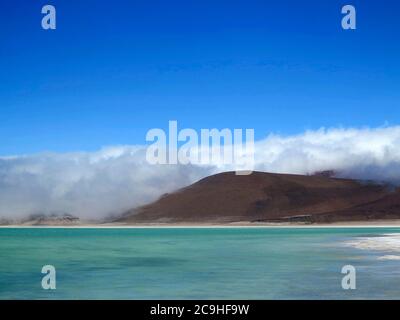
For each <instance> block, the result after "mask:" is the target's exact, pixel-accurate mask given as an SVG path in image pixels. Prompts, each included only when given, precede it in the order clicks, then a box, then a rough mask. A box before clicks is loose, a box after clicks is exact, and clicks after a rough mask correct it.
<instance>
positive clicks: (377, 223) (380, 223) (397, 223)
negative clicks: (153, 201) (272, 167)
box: [0, 220, 400, 228]
mask: <svg viewBox="0 0 400 320" xmlns="http://www.w3.org/2000/svg"><path fill="white" fill-rule="evenodd" d="M397 227H399V228H400V220H371V221H347V222H334V223H329V224H327V223H323V224H318V223H313V224H306V223H252V222H245V221H243V222H234V223H141V224H123V223H102V224H100V223H99V224H95V223H87V224H86V223H82V224H76V225H2V226H0V228H397Z"/></svg>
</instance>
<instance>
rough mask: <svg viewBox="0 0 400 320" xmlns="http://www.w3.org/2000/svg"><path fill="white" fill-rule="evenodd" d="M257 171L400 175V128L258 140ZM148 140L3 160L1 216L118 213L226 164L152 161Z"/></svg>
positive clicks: (366, 176) (376, 176)
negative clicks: (145, 143)
mask: <svg viewBox="0 0 400 320" xmlns="http://www.w3.org/2000/svg"><path fill="white" fill-rule="evenodd" d="M255 150H256V154H255V160H256V169H257V170H261V171H268V172H281V173H283V172H285V173H298V174H306V173H312V172H315V171H321V170H330V169H334V170H337V171H338V172H339V173H340V174H341V175H342V176H346V177H353V178H362V179H378V180H385V181H391V182H398V181H400V126H397V127H384V128H376V129H329V130H324V129H321V130H318V131H307V132H305V133H303V134H300V135H295V136H286V137H283V136H278V135H269V136H268V137H267V138H265V139H263V140H261V141H258V142H256V145H255ZM145 152H146V147H145V146H117V147H109V148H104V149H102V150H99V151H97V152H92V153H89V152H87V153H85V152H79V153H65V154H56V153H45V154H35V155H26V156H14V157H2V158H0V217H6V218H17V219H18V218H21V217H25V216H27V215H30V214H35V213H45V214H49V213H62V212H67V213H71V214H73V215H77V216H79V217H81V218H100V217H105V216H106V215H108V214H118V213H120V212H122V211H124V210H127V209H130V208H132V207H135V206H138V205H142V204H145V203H147V202H149V201H152V200H155V199H157V198H158V197H159V196H160V195H162V194H163V193H166V192H171V191H174V190H176V189H177V188H180V187H183V186H186V185H188V184H190V183H193V182H195V181H196V180H198V179H200V178H202V177H205V176H207V175H210V174H213V173H216V172H219V171H226V170H232V169H233V168H231V167H229V166H218V168H217V167H212V166H208V167H201V166H193V165H188V166H184V165H158V166H157V165H149V164H148V163H147V162H146V159H145Z"/></svg>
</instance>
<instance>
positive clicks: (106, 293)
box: [0, 228, 400, 299]
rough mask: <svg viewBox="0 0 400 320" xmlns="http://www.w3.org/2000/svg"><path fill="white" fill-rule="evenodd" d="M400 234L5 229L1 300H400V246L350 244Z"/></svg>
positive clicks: (0, 235) (0, 233) (0, 232)
mask: <svg viewBox="0 0 400 320" xmlns="http://www.w3.org/2000/svg"><path fill="white" fill-rule="evenodd" d="M397 233H400V229H396V228H391V229H387V228H385V229H383V228H312V229H311V228H301V229H298V228H229V229H220V228H216V229H211V228H210V229H204V228H201V229H200V228H170V229H164V228H154V229H153V228H152V229H117V228H115V229H68V228H55V229H52V228H3V229H0V299H359V298H367V299H372V298H378V299H396V298H397V299H399V298H400V260H396V259H388V260H381V259H379V257H381V256H384V255H385V254H391V255H393V254H394V253H393V251H392V250H389V249H380V250H368V249H359V248H356V247H351V246H346V245H344V244H345V243H347V242H348V241H352V240H354V239H356V240H360V239H361V240H362V239H363V238H366V239H372V240H373V239H374V237H376V238H377V239H379V238H380V237H381V236H382V235H384V234H397ZM381 239H382V238H381ZM383 239H385V238H383ZM391 241H397V240H396V239H395V240H393V239H392V240H391ZM385 251H388V252H385ZM399 254H400V253H399ZM347 264H350V265H353V266H354V267H355V268H356V271H357V273H356V283H357V289H356V290H343V289H342V287H341V280H342V277H343V276H344V275H343V274H341V268H342V266H344V265H347ZM43 265H53V266H54V267H55V268H56V271H57V274H56V281H57V282H56V284H57V288H56V290H44V289H42V287H41V280H42V277H43V276H44V275H43V274H41V269H42V266H43Z"/></svg>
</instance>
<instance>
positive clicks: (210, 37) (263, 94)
mask: <svg viewBox="0 0 400 320" xmlns="http://www.w3.org/2000/svg"><path fill="white" fill-rule="evenodd" d="M45 4H53V5H54V6H55V7H56V9H57V29H56V30H55V31H45V30H43V29H42V28H41V18H42V14H41V7H42V6H43V5H45ZM345 4H353V5H354V6H355V7H356V9H357V30H355V31H344V30H342V29H341V18H342V14H341V7H342V6H343V5H345ZM0 6H1V7H0V10H1V11H0V12H1V13H0V15H1V20H0V23H1V28H0V39H1V42H0V70H1V71H0V107H1V113H0V155H10V154H25V153H35V152H42V151H55V152H66V151H80V150H82V151H83V150H86V151H91V150H96V149H98V148H100V147H102V146H107V145H120V144H145V135H146V132H147V131H148V130H149V129H151V128H158V127H160V128H167V126H168V121H169V120H178V123H179V126H180V127H181V128H183V127H190V128H194V129H200V128H214V127H215V128H220V129H222V128H225V127H227V128H232V129H233V128H254V129H255V132H256V138H262V137H264V136H265V135H266V134H268V133H270V132H274V133H279V134H283V135H291V134H296V133H301V132H304V130H307V129H318V128H320V127H363V126H370V127H377V126H382V125H395V124H399V122H400V103H399V102H400V90H399V86H400V61H399V57H400V41H399V34H400V22H399V21H400V20H399V12H400V11H399V9H400V4H399V3H398V1H395V0H393V1H378V0H368V1H355V0H349V1H336V0H326V1H311V0H305V1H297V0H296V1H295V0H291V1H289V0H280V1H267V0H264V1H253V0H246V1H232V0H231V1H216V0H214V1H208V0H207V1H205V0H202V1H187V0H186V1H171V0H169V1H165V0H164V1H122V0H113V1H94V0H79V1H78V0H68V1H66V0H65V1H58V0H47V1H26V0H15V1H7V2H5V1H3V2H2V3H1V5H0Z"/></svg>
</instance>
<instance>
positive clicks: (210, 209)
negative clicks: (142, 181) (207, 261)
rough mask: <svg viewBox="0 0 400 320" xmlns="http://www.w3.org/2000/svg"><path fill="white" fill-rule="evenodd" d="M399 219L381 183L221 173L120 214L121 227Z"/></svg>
mask: <svg viewBox="0 0 400 320" xmlns="http://www.w3.org/2000/svg"><path fill="white" fill-rule="evenodd" d="M389 218H390V219H393V218H400V192H398V191H393V190H391V189H390V188H389V187H388V186H387V185H382V184H375V183H371V182H369V183H367V182H360V181H356V180H350V179H338V178H332V177H330V176H329V175H313V176H303V175H290V174H273V173H263V172H254V173H252V174H251V175H247V176H243V175H235V173H233V172H227V173H221V174H217V175H213V176H210V177H207V178H205V179H202V180H200V181H198V182H196V183H194V184H192V185H190V186H188V187H186V188H183V189H180V190H178V191H176V192H174V193H171V194H166V195H164V196H162V197H161V198H160V199H159V200H157V201H155V202H153V203H151V204H148V205H146V206H143V207H140V208H137V209H133V210H130V211H128V212H127V213H125V214H124V215H123V216H122V217H121V218H120V219H118V221H119V222H125V223H185V222H187V223H230V222H284V221H302V222H334V221H346V220H367V219H389Z"/></svg>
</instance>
